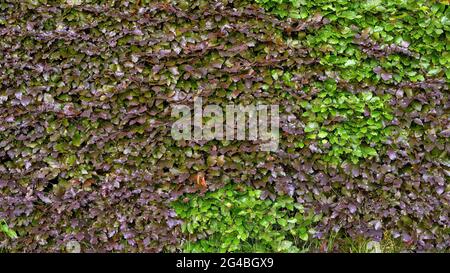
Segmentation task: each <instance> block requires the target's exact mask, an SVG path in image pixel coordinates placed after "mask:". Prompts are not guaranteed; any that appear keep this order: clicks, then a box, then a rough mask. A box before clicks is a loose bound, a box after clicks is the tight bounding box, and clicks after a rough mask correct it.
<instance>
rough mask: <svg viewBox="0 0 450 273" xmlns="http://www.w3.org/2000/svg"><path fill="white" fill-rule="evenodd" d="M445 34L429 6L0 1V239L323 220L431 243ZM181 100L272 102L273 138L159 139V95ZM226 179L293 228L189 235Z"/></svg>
mask: <svg viewBox="0 0 450 273" xmlns="http://www.w3.org/2000/svg"><path fill="white" fill-rule="evenodd" d="M449 30H450V8H449V6H448V3H446V1H441V2H439V1H412V0H402V1H400V0H389V1H388V0H368V1H347V0H335V1H322V0H320V1H306V0H278V1H270V0H256V1H244V0H242V1H233V0H217V1H203V0H200V1H197V0H195V1H181V0H180V1H179V0H173V1H149V0H136V1H101V0H71V1H70V0H67V1H56V0H24V1H15V0H0V52H1V53H0V220H2V219H3V220H4V221H5V222H6V223H7V224H8V226H9V227H10V228H12V229H14V230H15V231H16V233H17V237H18V238H15V239H12V238H9V237H8V236H5V235H4V234H0V240H1V244H0V246H2V247H4V248H6V249H7V250H9V251H65V249H66V245H67V243H68V242H71V241H77V242H80V244H81V249H82V251H86V252H87V251H133V252H135V251H136V252H137V251H150V252H156V251H177V250H179V249H184V250H186V251H202V249H203V250H204V251H227V250H228V251H233V250H243V251H250V250H261V251H297V250H299V249H298V248H297V246H298V244H296V243H294V244H293V243H292V242H294V241H296V240H295V238H294V239H292V238H291V237H292V236H293V237H296V236H299V237H300V238H301V239H302V240H303V241H308V240H326V239H327V237H328V236H329V235H330V234H331V233H333V232H337V231H340V232H343V233H345V234H346V235H348V236H351V237H353V238H356V237H358V236H363V237H365V238H370V239H371V240H372V239H374V240H382V239H383V236H384V234H386V233H389V234H391V235H392V236H393V237H394V238H398V239H399V240H401V241H403V242H404V243H405V246H407V247H408V248H412V249H415V250H424V249H434V250H436V249H438V250H442V249H448V247H450V219H449V212H450V208H449V201H450V184H449V176H450V160H449V156H448V153H449V149H450V145H449V141H448V139H449V137H450V126H449V91H448V86H449V82H450V52H449V48H450V32H449ZM196 96H201V97H202V98H203V102H204V104H209V103H212V104H219V105H226V104H228V103H230V102H233V103H235V104H240V103H241V104H249V103H254V102H261V103H264V104H279V105H280V110H281V113H280V119H281V129H280V137H281V140H280V147H279V149H278V150H277V151H276V152H261V151H259V144H258V143H254V142H252V141H217V140H213V141H208V142H207V141H175V140H173V138H172V137H171V136H170V128H171V124H172V123H173V122H174V120H175V119H174V118H173V117H171V109H172V106H173V105H176V104H192V102H193V98H194V97H196ZM199 177H202V178H204V179H205V182H206V187H203V186H202V187H199V185H198V184H197V183H196V181H198V180H199V179H198V178H199ZM231 184H237V185H241V186H243V185H244V184H246V185H245V188H246V189H247V192H248V193H249V194H252V195H251V196H252V198H250V199H251V200H252V201H251V202H252V203H251V204H249V205H246V203H245V204H244V203H242V202H247V201H248V200H249V199H248V198H246V197H245V198H243V197H242V196H241V195H240V194H239V193H237V192H236V191H235V193H236V194H238V195H239V196H238V197H232V194H231V195H228V197H227V198H231V200H234V201H230V204H232V203H233V202H237V203H236V204H238V206H241V207H242V208H244V209H245V210H246V209H248V208H259V209H260V210H255V217H260V216H259V215H261V211H265V210H274V218H276V219H279V218H277V217H278V216H275V211H278V212H276V215H282V216H281V219H284V217H285V218H286V221H287V220H290V222H289V224H292V225H297V223H300V222H301V221H308V224H307V225H306V226H308V230H305V227H306V226H305V227H304V226H300V227H299V228H298V230H299V231H298V232H299V233H295V234H289V235H283V234H281V235H280V232H282V231H283V230H284V228H282V227H284V226H285V225H284V224H287V223H286V221H284V220H277V221H276V222H275V221H274V222H273V223H272V222H271V221H270V220H267V221H266V220H265V218H264V217H263V216H262V215H261V218H258V219H259V220H258V221H261V225H262V226H267V225H270V226H271V227H272V229H273V230H274V234H275V235H273V236H275V237H273V238H277V239H276V240H273V241H274V242H279V245H277V246H274V245H272V246H267V242H269V241H272V239H271V238H272V237H270V236H272V235H270V236H269V235H268V236H269V237H264V238H256V239H255V238H253V239H255V241H257V242H261V248H262V249H260V248H259V246H258V245H255V247H254V248H252V246H250V247H249V248H239V247H240V245H241V243H240V242H233V241H230V242H226V243H225V245H223V244H218V243H217V242H214V241H211V240H209V239H208V235H209V234H214V233H215V232H221V231H223V229H224V227H223V226H221V225H216V226H211V223H212V222H210V221H207V220H205V221H204V220H201V221H203V222H201V221H200V222H201V225H200V224H197V225H196V226H195V228H193V227H194V226H192V225H190V224H191V223H190V222H189V221H191V219H190V218H189V217H190V216H191V215H200V216H199V217H200V219H210V218H211V219H212V218H215V217H216V216H215V215H211V214H208V211H205V210H201V209H199V205H198V202H203V201H201V200H204V202H205V203H207V202H209V201H207V200H213V199H214V198H216V199H217V198H218V199H217V200H219V201H218V203H217V202H215V203H214V202H213V203H211V202H212V201H211V202H210V203H211V204H210V203H208V207H207V209H208V208H210V207H211V206H213V207H214V206H216V207H217V206H219V209H216V210H215V212H217V213H219V211H221V213H222V215H229V214H230V211H227V209H226V208H225V207H226V203H223V204H222V205H223V206H225V207H222V208H220V206H221V204H220V201H221V200H222V201H223V200H224V199H223V198H225V197H223V196H227V195H223V193H221V191H222V190H223V189H229V188H231V189H234V187H235V186H232V185H231ZM255 188H256V189H258V194H257V195H255V193H254V189H255ZM231 192H233V191H231ZM217 196H218V197H217ZM221 196H222V197H221ZM255 196H258V197H260V198H262V199H265V201H264V202H262V201H261V202H260V201H257V200H255V198H254V197H255ZM211 198H212V199H211ZM221 198H222V199H221ZM233 198H238V199H236V200H240V201H235V199H233ZM239 198H240V199H239ZM286 198H287V199H288V200H289V199H291V200H294V201H295V202H294V203H295V207H297V206H301V208H302V209H301V213H303V214H292V213H291V212H287V211H286V209H287V210H288V211H292V210H293V208H292V207H289V208H287V207H285V206H284V205H282V206H280V205H279V203H277V202H281V201H280V200H286ZM180 200H184V202H183V203H180V202H181V201H180ZM195 200H200V201H195ZM243 200H244V201H243ZM194 201H195V202H196V203H193V202H194ZM266 201H267V202H266ZM282 202H284V203H283V204H290V203H289V202H291V201H282ZM180 204H185V206H184V205H180ZM289 206H291V205H289ZM231 207H232V206H229V209H231ZM274 208H277V209H274ZM232 212H233V210H231V213H232ZM311 214H313V215H315V216H316V217H314V221H312V220H307V219H309V218H307V215H311ZM201 217H203V218H201ZM205 217H206V218H205ZM208 217H209V218H208ZM292 217H294V218H298V221H300V222H297V220H294V218H292ZM311 219H312V218H311ZM313 223H314V228H313V229H309V225H311V224H313ZM235 224H236V223H232V222H230V226H234V227H238V228H237V229H236V231H235V232H237V233H236V234H239V236H240V237H239V238H240V239H242V240H243V241H245V239H247V238H248V236H250V237H251V236H259V235H258V234H259V233H258V232H257V231H258V230H261V227H259V226H257V225H255V227H252V230H254V232H253V231H248V232H246V231H245V230H244V231H242V230H241V229H240V228H239V225H235ZM188 225H190V228H189V230H187V226H188ZM205 226H206V228H205ZM244 227H245V225H244ZM280 227H281V228H280ZM272 229H271V230H272ZM286 230H288V229H286ZM233 232H234V231H233ZM305 234H309V235H311V236H307V235H305ZM233 236H234V235H233ZM196 238H199V239H202V238H204V239H205V240H206V241H203V242H202V241H199V242H198V243H195V240H196ZM314 238H315V239H314ZM208 240H209V241H208ZM190 242H192V243H193V244H190ZM205 242H206V243H205ZM199 246H200V248H199ZM280 246H285V247H284V248H280Z"/></svg>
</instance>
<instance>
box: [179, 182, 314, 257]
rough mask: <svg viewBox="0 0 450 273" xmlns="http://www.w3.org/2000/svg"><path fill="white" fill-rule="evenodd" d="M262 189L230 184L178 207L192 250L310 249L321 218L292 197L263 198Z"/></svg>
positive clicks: (187, 199) (190, 197)
mask: <svg viewBox="0 0 450 273" xmlns="http://www.w3.org/2000/svg"><path fill="white" fill-rule="evenodd" d="M260 196H261V191H260V190H256V189H253V188H252V187H248V186H245V185H233V184H229V185H227V186H225V187H224V188H221V189H219V190H216V191H214V192H208V193H206V194H205V195H204V196H203V195H196V194H191V195H188V196H186V197H185V200H184V201H181V200H180V201H178V202H176V203H175V204H174V205H173V206H174V208H175V211H176V212H177V214H178V216H179V217H180V218H181V219H183V220H184V223H183V225H182V231H183V232H185V233H186V234H188V237H189V238H190V239H191V240H192V239H193V238H197V240H196V241H195V240H192V241H193V242H192V241H191V240H189V241H188V242H186V243H185V244H184V248H183V249H184V251H186V252H299V251H301V250H303V251H304V250H306V247H307V242H308V241H309V240H311V235H313V234H314V232H315V231H314V228H313V227H314V223H315V222H317V221H318V220H319V219H320V216H319V215H316V216H314V215H313V214H310V213H307V212H305V210H304V209H303V207H302V206H301V205H300V204H298V203H296V202H295V200H294V199H292V198H291V197H288V196H279V197H277V199H276V200H275V201H272V200H270V199H266V200H261V198H260Z"/></svg>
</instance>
